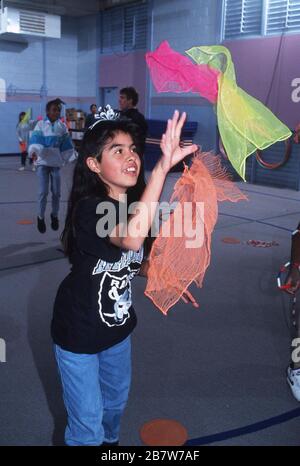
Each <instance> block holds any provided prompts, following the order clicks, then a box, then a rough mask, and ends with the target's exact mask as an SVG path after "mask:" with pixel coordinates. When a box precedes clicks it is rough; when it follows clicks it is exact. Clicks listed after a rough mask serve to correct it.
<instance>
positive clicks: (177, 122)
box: [160, 110, 198, 174]
mask: <svg viewBox="0 0 300 466" xmlns="http://www.w3.org/2000/svg"><path fill="white" fill-rule="evenodd" d="M185 119H186V113H185V112H183V113H182V115H181V117H180V118H179V112H178V110H175V112H174V114H173V118H172V119H169V120H168V124H167V129H166V132H165V133H164V134H163V135H162V138H161V142H160V148H161V150H162V157H161V159H160V164H161V167H162V169H163V171H164V173H165V174H167V173H168V171H169V170H170V169H171V168H172V167H174V166H175V165H176V164H177V163H178V162H180V161H181V160H183V159H184V158H185V157H186V156H187V155H189V154H191V153H192V152H196V150H197V149H198V146H197V145H196V144H192V145H191V146H188V147H180V145H179V143H180V135H181V130H182V127H183V124H184V122H185Z"/></svg>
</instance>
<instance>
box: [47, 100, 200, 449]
mask: <svg viewBox="0 0 300 466" xmlns="http://www.w3.org/2000/svg"><path fill="white" fill-rule="evenodd" d="M106 110H108V111H107V112H106V113H105V111H104V112H102V113H101V114H100V116H101V118H105V117H106V119H99V121H97V122H96V123H94V124H93V126H92V127H90V128H89V129H88V130H87V132H86V133H85V135H84V139H83V142H82V148H81V153H80V155H79V158H78V160H77V162H76V166H75V170H74V176H73V185H72V190H71V194H70V198H69V204H68V212H67V218H66V224H65V229H64V231H63V234H62V242H63V245H64V250H65V253H66V255H67V256H68V257H69V259H70V262H71V264H72V269H71V272H70V274H69V275H68V276H67V277H66V278H65V279H64V280H63V282H62V283H61V285H60V287H59V290H58V292H57V296H56V299H55V304H54V314H53V320H52V327H51V332H52V337H53V340H54V349H55V356H56V360H57V364H58V369H59V373H60V376H61V380H62V386H63V395H64V402H65V406H66V410H67V413H68V424H67V427H66V431H65V443H66V444H67V445H101V444H109V445H114V444H117V443H118V440H119V429H120V419H121V415H122V413H123V410H124V408H125V405H126V401H127V397H128V391H129V386H130V372H131V362H130V334H131V332H132V330H133V328H134V327H135V325H136V316H135V312H134V309H133V307H132V303H131V301H132V300H131V280H132V278H133V277H134V276H135V275H136V274H137V273H138V272H139V270H140V268H141V266H142V267H143V265H142V261H143V255H144V252H143V251H144V246H145V248H146V246H147V237H148V232H149V230H150V227H151V224H152V222H153V219H154V215H155V211H154V209H151V204H152V203H153V202H158V201H159V198H160V194H161V191H162V188H163V185H164V181H165V178H166V175H167V173H168V172H169V170H170V169H171V168H172V167H173V166H174V165H176V164H177V163H178V162H179V161H181V160H182V159H183V158H184V157H185V156H186V155H188V154H190V153H191V152H194V151H195V150H197V146H195V145H191V146H189V147H185V148H181V147H180V146H179V141H180V134H181V129H182V126H183V123H184V120H185V113H183V114H182V116H181V117H180V118H179V112H178V111H175V112H174V115H173V118H172V119H170V120H168V124H167V129H166V132H165V134H164V135H163V136H162V140H161V150H162V156H161V158H160V160H159V161H158V162H157V164H156V166H155V167H154V169H153V171H152V174H151V176H150V178H149V181H148V183H147V186H146V185H145V182H144V175H143V163H142V154H141V150H140V147H141V137H140V133H139V130H138V128H137V127H136V126H135V125H133V124H132V123H130V122H128V121H124V120H122V119H115V115H114V114H113V112H112V111H111V109H106ZM107 118H111V119H107ZM124 195H127V203H128V205H130V204H131V203H132V202H137V201H138V208H137V209H136V210H134V211H133V213H132V214H131V215H130V216H129V217H127V215H125V218H124V215H123V216H122V215H120V212H121V211H122V208H123V210H124ZM152 205H153V204H152ZM112 218H113V219H114V222H111V221H110V220H111V219H112ZM137 231H138V234H137ZM194 305H196V303H195V302H194Z"/></svg>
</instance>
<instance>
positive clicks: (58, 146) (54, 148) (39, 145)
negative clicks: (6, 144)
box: [28, 99, 76, 233]
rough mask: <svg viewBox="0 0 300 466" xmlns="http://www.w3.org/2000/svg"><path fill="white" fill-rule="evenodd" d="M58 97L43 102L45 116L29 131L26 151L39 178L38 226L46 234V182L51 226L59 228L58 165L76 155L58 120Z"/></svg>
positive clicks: (59, 109) (66, 133)
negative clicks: (29, 136)
mask: <svg viewBox="0 0 300 466" xmlns="http://www.w3.org/2000/svg"><path fill="white" fill-rule="evenodd" d="M60 112H61V100H60V99H55V100H51V101H50V102H48V103H47V105H46V113H47V117H46V118H45V119H44V120H42V121H39V122H38V123H37V125H36V127H35V128H34V131H33V132H32V135H31V138H30V141H29V148H28V154H29V157H30V158H31V159H33V160H34V161H35V166H36V168H37V176H38V181H39V204H38V216H37V228H38V230H39V232H40V233H45V231H46V223H45V210H46V205H47V196H48V189H49V181H50V187H51V193H52V212H51V227H52V229H53V230H58V228H59V221H58V211H59V200H60V168H61V167H62V165H63V164H64V163H65V162H67V161H71V160H72V159H75V158H76V151H75V150H74V147H73V143H72V140H71V137H70V135H69V132H68V129H67V127H66V125H65V124H64V123H63V122H62V121H61V120H60Z"/></svg>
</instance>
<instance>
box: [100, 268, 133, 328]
mask: <svg viewBox="0 0 300 466" xmlns="http://www.w3.org/2000/svg"><path fill="white" fill-rule="evenodd" d="M104 294H106V295H107V296H108V298H109V299H110V300H111V301H113V302H114V303H113V309H114V313H111V312H105V308H104V306H105V304H104V306H103V304H102V303H103V302H104V303H105V300H103V298H104ZM98 296H99V299H98V303H99V314H100V317H101V320H102V321H103V322H104V323H105V324H106V325H107V326H108V327H114V326H120V325H124V324H125V322H126V321H127V319H129V318H130V313H129V309H130V307H131V283H130V278H129V276H128V275H123V276H122V277H118V276H116V275H112V274H111V273H109V272H105V273H104V274H103V277H102V279H101V282H100V289H99V294H98Z"/></svg>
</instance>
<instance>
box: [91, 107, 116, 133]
mask: <svg viewBox="0 0 300 466" xmlns="http://www.w3.org/2000/svg"><path fill="white" fill-rule="evenodd" d="M94 118H95V119H96V120H97V121H95V123H93V124H92V125H91V126H90V127H89V129H92V128H94V126H95V125H97V124H98V123H100V121H112V120H118V119H119V118H120V112H115V111H114V109H113V108H111V106H110V105H109V104H108V105H105V107H99V108H98V113H95V115H94Z"/></svg>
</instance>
